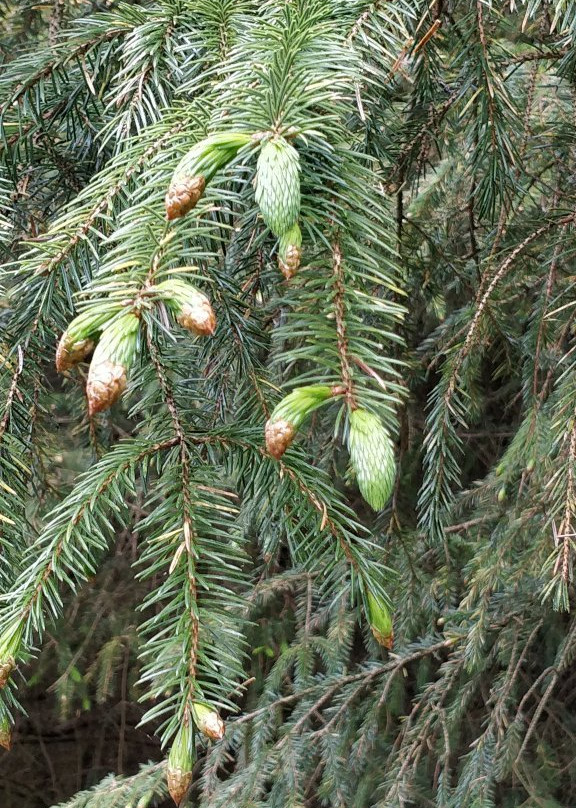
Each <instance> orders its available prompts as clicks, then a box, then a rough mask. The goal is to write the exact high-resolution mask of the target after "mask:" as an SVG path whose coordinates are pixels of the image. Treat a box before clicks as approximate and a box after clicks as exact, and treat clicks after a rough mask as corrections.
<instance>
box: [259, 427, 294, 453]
mask: <svg viewBox="0 0 576 808" xmlns="http://www.w3.org/2000/svg"><path fill="white" fill-rule="evenodd" d="M295 433H296V430H295V429H294V424H291V423H290V421H285V420H284V419H282V418H281V419H279V420H277V421H272V420H270V419H269V420H268V421H266V426H265V427H264V435H265V437H266V448H267V449H268V451H269V452H270V454H271V455H272V457H275V458H276V460H278V459H279V458H280V457H282V455H283V454H284V452H285V451H286V449H287V448H288V447H289V446H290V444H291V443H292V441H293V440H294V435H295Z"/></svg>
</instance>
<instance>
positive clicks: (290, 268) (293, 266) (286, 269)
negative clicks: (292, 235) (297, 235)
mask: <svg viewBox="0 0 576 808" xmlns="http://www.w3.org/2000/svg"><path fill="white" fill-rule="evenodd" d="M301 259H302V250H301V249H300V247H298V246H297V245H296V244H291V245H290V246H289V247H288V248H287V249H286V252H285V254H284V256H283V258H282V257H280V256H278V268H279V269H280V272H281V273H282V274H283V275H284V277H285V278H286V280H287V281H289V280H290V278H293V277H294V275H295V274H296V273H297V272H298V269H299V268H300V261H301Z"/></svg>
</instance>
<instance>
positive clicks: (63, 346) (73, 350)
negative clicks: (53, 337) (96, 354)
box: [56, 334, 95, 373]
mask: <svg viewBox="0 0 576 808" xmlns="http://www.w3.org/2000/svg"><path fill="white" fill-rule="evenodd" d="M94 344H95V343H94V340H92V339H81V340H78V342H73V343H72V344H70V343H69V342H68V340H67V339H66V334H64V335H63V336H62V339H61V340H60V342H59V343H58V348H57V350H56V370H57V371H58V373H63V372H64V371H65V370H69V369H70V368H71V367H73V366H74V365H77V364H78V362H83V361H84V359H86V358H87V357H88V356H90V354H91V353H92V351H93V350H94Z"/></svg>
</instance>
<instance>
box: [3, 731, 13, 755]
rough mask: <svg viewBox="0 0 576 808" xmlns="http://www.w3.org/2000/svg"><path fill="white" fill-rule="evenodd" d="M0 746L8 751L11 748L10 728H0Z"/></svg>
mask: <svg viewBox="0 0 576 808" xmlns="http://www.w3.org/2000/svg"><path fill="white" fill-rule="evenodd" d="M0 746H2V747H3V748H4V749H6V750H7V751H8V752H9V751H10V750H11V749H12V729H11V728H10V729H0Z"/></svg>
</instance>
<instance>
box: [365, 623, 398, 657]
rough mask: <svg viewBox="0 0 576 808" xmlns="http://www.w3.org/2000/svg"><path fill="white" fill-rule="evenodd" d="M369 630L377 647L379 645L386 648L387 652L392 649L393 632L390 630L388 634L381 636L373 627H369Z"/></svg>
mask: <svg viewBox="0 0 576 808" xmlns="http://www.w3.org/2000/svg"><path fill="white" fill-rule="evenodd" d="M370 628H371V629H372V634H373V635H374V639H375V640H376V642H377V643H378V645H381V646H382V647H383V648H387V649H388V651H390V650H391V649H392V648H393V647H394V631H393V630H392V629H391V630H390V633H389V634H383V633H382V632H381V631H378V629H377V628H375V627H374V626H370Z"/></svg>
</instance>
